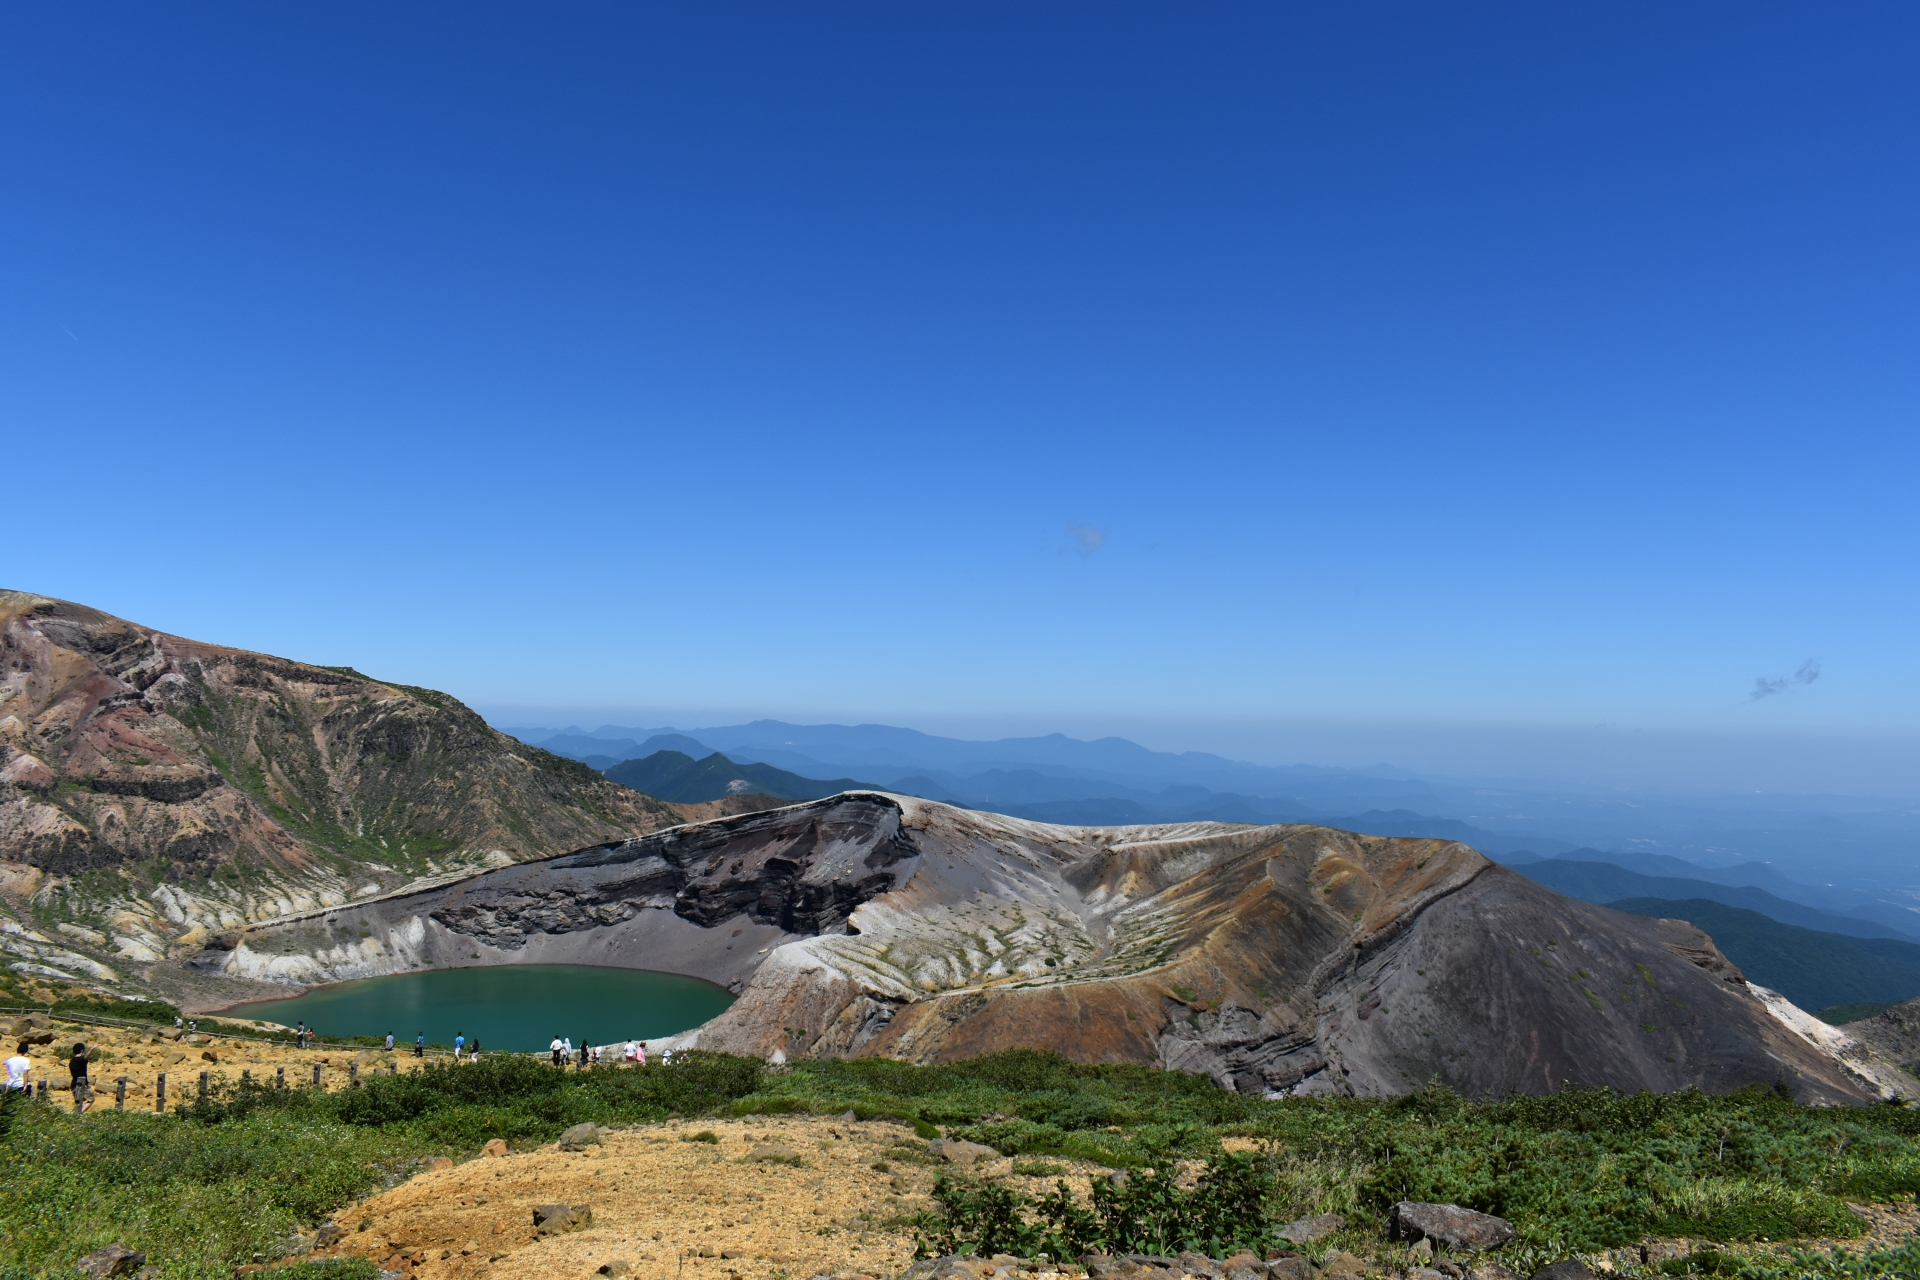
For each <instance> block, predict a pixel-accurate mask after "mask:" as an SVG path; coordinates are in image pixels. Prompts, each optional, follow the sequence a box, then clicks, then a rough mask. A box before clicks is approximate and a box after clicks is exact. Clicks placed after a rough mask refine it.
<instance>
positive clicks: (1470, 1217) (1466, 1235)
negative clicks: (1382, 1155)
mask: <svg viewBox="0 0 1920 1280" xmlns="http://www.w3.org/2000/svg"><path fill="white" fill-rule="evenodd" d="M1387 1237H1388V1238H1389V1239H1392V1240H1419V1239H1421V1238H1422V1237H1425V1238H1426V1239H1428V1240H1433V1241H1436V1242H1438V1243H1440V1244H1444V1245H1446V1246H1447V1248H1449V1249H1451V1250H1453V1251H1454V1252H1455V1253H1478V1252H1480V1251H1481V1250H1483V1249H1497V1248H1499V1247H1500V1246H1501V1245H1503V1244H1505V1243H1506V1242H1507V1241H1509V1240H1511V1239H1513V1224H1512V1223H1511V1222H1508V1221H1507V1220H1506V1219H1505V1218H1496V1217H1494V1216H1493V1215H1492V1214H1490V1213H1476V1212H1474V1211H1473V1210H1472V1209H1466V1208H1462V1207H1461V1206H1460V1205H1457V1204H1428V1203H1425V1202H1423V1201H1419V1200H1402V1201H1401V1202H1400V1203H1398V1204H1396V1205H1394V1206H1393V1208H1392V1209H1390V1210H1388V1211H1387Z"/></svg>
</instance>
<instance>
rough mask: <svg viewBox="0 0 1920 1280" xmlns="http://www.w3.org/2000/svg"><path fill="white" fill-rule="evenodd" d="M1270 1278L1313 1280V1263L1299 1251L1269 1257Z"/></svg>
mask: <svg viewBox="0 0 1920 1280" xmlns="http://www.w3.org/2000/svg"><path fill="white" fill-rule="evenodd" d="M1267 1275H1268V1277H1269V1280H1312V1277H1313V1264H1312V1263H1310V1262H1308V1261H1307V1260H1306V1259H1305V1258H1303V1257H1301V1256H1300V1255H1299V1254H1297V1253H1283V1254H1281V1255H1280V1256H1279V1257H1277V1258H1268V1259H1267Z"/></svg>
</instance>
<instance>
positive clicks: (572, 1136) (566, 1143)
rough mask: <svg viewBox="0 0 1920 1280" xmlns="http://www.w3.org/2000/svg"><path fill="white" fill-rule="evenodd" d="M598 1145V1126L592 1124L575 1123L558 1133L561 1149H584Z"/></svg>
mask: <svg viewBox="0 0 1920 1280" xmlns="http://www.w3.org/2000/svg"><path fill="white" fill-rule="evenodd" d="M599 1145H600V1127H599V1126H598V1125H593V1124H576V1125H574V1126H573V1127H572V1128H571V1129H568V1130H567V1131H566V1132H565V1133H563V1134H561V1135H560V1149H561V1150H562V1151H584V1150H585V1149H586V1148H588V1147H597V1146H599Z"/></svg>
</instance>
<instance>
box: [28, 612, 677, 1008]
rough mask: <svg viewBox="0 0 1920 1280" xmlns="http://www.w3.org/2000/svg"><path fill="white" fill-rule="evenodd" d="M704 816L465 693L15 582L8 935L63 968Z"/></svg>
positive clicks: (165, 948)
mask: <svg viewBox="0 0 1920 1280" xmlns="http://www.w3.org/2000/svg"><path fill="white" fill-rule="evenodd" d="M683 820H684V816H683V814H682V813H681V812H680V811H678V810H676V809H675V808H673V807H672V806H669V805H666V804H663V803H660V802H658V801H655V800H652V799H651V798H649V797H647V796H644V795H641V794H639V793H638V792H634V791H630V790H628V789H626V788H624V787H621V786H618V785H616V784H614V783H610V782H608V781H606V780H605V779H604V778H602V777H600V776H599V775H598V774H596V773H594V772H593V770H591V769H589V768H587V767H586V766H584V765H581V764H577V763H575V762H574V761H571V760H565V759H562V758H560V757H558V756H554V755H550V754H548V753H547V752H544V751H540V750H538V749H536V748H533V747H528V746H525V745H524V744H522V743H519V742H517V741H515V740H514V739H512V738H509V737H507V736H505V735H504V734H501V733H497V732H495V731H494V730H492V729H490V728H488V727H487V725H486V724H485V723H484V722H483V721H482V720H481V719H480V717H479V716H477V715H475V714H474V713H473V712H472V711H470V710H469V709H467V708H466V707H465V706H462V705H461V704H460V703H459V702H457V701H456V700H454V699H453V698H450V697H448V696H447V695H445V694H442V693H436V692H434V691H432V690H430V689H416V688H410V687H407V686H404V685H394V684H385V683H382V682H380V681H377V680H373V679H371V678H369V677H367V676H363V675H361V674H360V673H358V672H356V671H354V670H352V669H351V668H346V667H337V668H335V667H316V666H309V665H307V664H305V663H299V662H290V661H287V660H286V659H283V658H274V657H268V656H266V655H263V654H257V653H248V652H245V651H242V650H238V649H229V648H223V647H220V646H217V645H210V644H202V643H199V642H197V641H192V640H185V639H182V638H180V637H178V636H170V635H164V634H161V633H159V632H154V631H151V630H148V629H146V628H142V627H139V626H135V625H134V624H132V623H130V622H127V621H124V620H122V619H120V618H115V617H112V616H110V615H108V614H104V613H101V612H99V611H98V610H94V609H89V608H86V607H84V606H82V605H76V604H70V603H67V602H64V601H59V600H52V599H48V598H46V597H43V596H36V595H30V594H27V593H24V592H17V591H0V896H4V897H6V898H7V899H8V900H9V901H10V903H11V904H12V906H13V908H14V909H15V911H16V912H17V913H19V914H20V915H21V917H22V919H23V920H25V921H27V922H28V923H31V924H34V925H37V928H30V929H24V930H23V929H21V928H18V927H16V928H15V929H14V930H12V931H9V932H7V933H6V934H5V935H4V936H0V946H11V947H12V948H13V949H14V951H15V953H16V954H17V955H20V956H21V957H22V958H23V961H24V962H28V963H31V964H34V965H38V966H40V967H41V968H43V969H46V970H47V971H48V972H49V973H53V974H59V973H73V974H75V975H76V976H82V977H89V978H100V977H103V976H106V975H107V974H111V972H112V970H113V968H114V966H115V964H116V962H117V961H125V962H128V963H132V964H136V965H137V964H141V963H145V962H151V961H154V960H158V959H160V958H161V957H163V956H164V955H166V954H168V953H169V952H170V951H171V952H180V951H185V952H191V951H194V950H197V949H198V947H199V946H200V945H201V944H202V943H203V942H204V941H205V939H206V938H207V937H208V936H210V935H211V934H213V933H216V932H218V931H220V930H222V929H229V928H234V927H238V926H241V925H244V924H246V923H248V922H251V921H255V920H259V919H263V918H267V917H272V916H278V915H283V914H287V913H289V912H293V911H298V910H301V909H304V908H308V907H316V906H323V905H328V904H339V903H345V902H348V901H351V900H352V899H353V898H354V897H356V896H370V895H374V894H378V893H381V892H385V891H387V890H391V889H394V888H397V887H399V886H400V885H402V884H406V883H411V882H416V881H420V880H422V879H427V880H432V879H436V878H441V877H450V876H452V877H457V876H460V875H465V874H470V873H471V872H473V871H476V870H480V869H482V868H484V867H487V866H498V865H505V864H508V863H511V862H514V861H518V860H521V859H524V858H531V857H540V856H544V855H547V854H552V853H556V852H560V851H564V850H567V849H575V848H579V847H580V846H582V845H587V844H593V843H596V842H601V841H606V840H609V839H619V838H624V837H627V836H631V835H636V834H640V833H644V832H647V831H652V830H656V829H658V828H660V827H662V826H666V825H671V824H674V823H678V822H681V821H683ZM49 929H58V930H61V931H62V932H61V941H60V942H59V946H60V947H62V948H64V949H65V950H66V951H67V952H69V953H70V954H69V956H68V958H67V959H65V960H61V959H58V958H50V957H49V955H47V954H43V952H44V951H45V947H46V945H50V941H49V940H50V939H51V938H52V934H51V933H49V932H48V930H49ZM36 936H38V937H39V938H40V939H41V941H40V942H36V941H35V937H36ZM23 948H25V950H22V949H23ZM28 951H31V952H32V954H31V955H29V954H27V952H28ZM75 951H79V952H83V953H85V954H86V955H90V956H91V957H92V961H91V963H92V964H93V965H94V966H95V967H94V968H92V969H89V968H88V967H87V966H86V965H81V964H77V963H76V962H75V961H74V959H73V957H72V955H71V953H73V952H75ZM101 965H104V966H105V972H104V973H103V972H101V971H97V970H98V969H99V967H100V966H101Z"/></svg>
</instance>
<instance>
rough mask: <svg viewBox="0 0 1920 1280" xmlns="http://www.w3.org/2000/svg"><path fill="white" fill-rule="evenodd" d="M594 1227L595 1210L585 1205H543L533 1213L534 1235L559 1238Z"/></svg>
mask: <svg viewBox="0 0 1920 1280" xmlns="http://www.w3.org/2000/svg"><path fill="white" fill-rule="evenodd" d="M592 1225H593V1208H592V1206H590V1205H584V1204H543V1205H541V1206H540V1207H539V1208H537V1209H535V1210H534V1211H533V1234H534V1235H536V1236H557V1235H560V1234H562V1233H563V1232H567V1231H579V1230H580V1229H582V1228H583V1227H589V1226H592Z"/></svg>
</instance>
